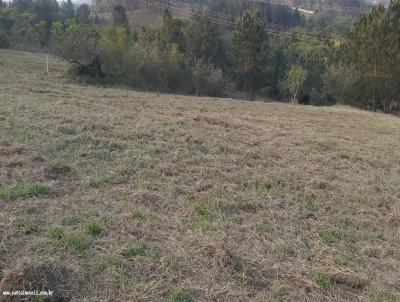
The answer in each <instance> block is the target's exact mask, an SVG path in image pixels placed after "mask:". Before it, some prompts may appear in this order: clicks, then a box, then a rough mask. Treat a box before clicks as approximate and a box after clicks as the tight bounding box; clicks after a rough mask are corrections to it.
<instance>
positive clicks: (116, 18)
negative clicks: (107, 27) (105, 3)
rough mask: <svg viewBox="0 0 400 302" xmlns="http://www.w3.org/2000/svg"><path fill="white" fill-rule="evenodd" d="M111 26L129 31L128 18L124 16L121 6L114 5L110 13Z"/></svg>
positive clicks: (123, 8)
mask: <svg viewBox="0 0 400 302" xmlns="http://www.w3.org/2000/svg"><path fill="white" fill-rule="evenodd" d="M112 18H113V26H114V27H118V26H119V27H123V28H126V29H129V22H128V17H127V16H126V11H125V7H123V6H122V5H116V6H114V8H113V11H112Z"/></svg>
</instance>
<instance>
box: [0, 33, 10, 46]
mask: <svg viewBox="0 0 400 302" xmlns="http://www.w3.org/2000/svg"><path fill="white" fill-rule="evenodd" d="M9 47H10V38H9V37H8V35H7V33H6V32H5V31H4V30H1V29H0V48H9Z"/></svg>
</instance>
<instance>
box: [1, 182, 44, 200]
mask: <svg viewBox="0 0 400 302" xmlns="http://www.w3.org/2000/svg"><path fill="white" fill-rule="evenodd" d="M50 192H51V190H50V188H49V187H48V186H47V185H46V184H42V183H26V182H21V183H18V184H17V185H16V186H15V187H12V188H6V187H3V186H0V199H5V200H15V199H18V198H21V197H29V196H41V195H49V194H50Z"/></svg>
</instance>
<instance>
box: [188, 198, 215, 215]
mask: <svg viewBox="0 0 400 302" xmlns="http://www.w3.org/2000/svg"><path fill="white" fill-rule="evenodd" d="M193 209H194V211H195V212H196V213H197V214H198V215H200V216H202V217H204V218H207V219H212V218H213V217H214V215H215V211H214V209H213V208H211V207H210V206H209V205H207V204H205V203H202V202H199V203H196V204H195V205H194V207H193Z"/></svg>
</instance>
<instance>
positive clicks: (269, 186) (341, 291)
mask: <svg viewBox="0 0 400 302" xmlns="http://www.w3.org/2000/svg"><path fill="white" fill-rule="evenodd" d="M63 69H64V66H63V64H61V63H60V64H53V65H52V68H51V72H50V75H45V74H44V61H43V58H42V56H40V55H38V54H35V55H33V54H27V53H22V52H10V51H0V83H1V84H0V106H1V107H0V138H1V139H0V160H1V162H0V163H1V167H0V168H1V170H0V183H1V187H0V196H1V194H3V195H2V196H3V198H2V200H1V201H0V206H1V211H0V215H1V217H0V230H1V232H0V279H1V278H2V277H4V278H3V282H2V285H1V286H0V287H1V289H10V288H12V289H17V288H15V287H18V286H20V287H29V286H31V287H32V286H39V287H43V288H45V287H46V286H51V287H53V288H51V289H52V290H53V291H56V292H57V293H61V295H63V293H64V294H65V297H66V298H68V297H74V298H75V300H76V301H82V300H84V301H185V300H186V301H187V300H190V299H191V300H192V301H269V300H273V301H292V300H293V301H310V300H311V301H400V282H399V280H400V277H399V276H400V238H399V234H400V199H399V198H400V120H399V119H398V118H395V117H391V116H387V115H383V114H375V113H370V112H363V111H359V110H355V109H350V108H344V107H330V108H316V107H304V106H291V105H286V104H274V103H257V102H253V103H249V102H239V101H234V100H221V99H210V98H196V97H186V96H174V95H164V94H152V93H143V92H135V91H131V90H125V89H116V88H115V89H106V88H95V87H87V86H83V85H77V84H75V83H70V82H68V81H67V80H65V79H63V78H62V77H61V75H62V71H63ZM21 188H22V189H21ZM32 188H33V189H32ZM38 188H41V189H38ZM1 192H2V193H1ZM43 192H45V193H46V194H42V193H43ZM6 197H7V198H6ZM38 271H39V272H41V273H40V274H37V278H36V279H35V278H33V279H34V280H31V279H32V275H33V276H35V275H34V274H32V272H38ZM62 271H67V272H68V274H66V277H65V278H61V277H59V278H51V276H59V275H60V272H62ZM18 272H20V273H18ZM13 276H16V277H13ZM22 276H27V277H26V279H27V280H24V278H23V277H22ZM49 276H50V277H49ZM21 278H22V280H21ZM49 278H50V279H51V280H53V281H54V282H50V283H49V282H46V280H48V279H49ZM74 280H76V281H75V282H74ZM78 280H86V282H81V281H78ZM78 283H79V284H78ZM7 284H8V285H7ZM10 284H12V285H10ZM25 289H29V288H25ZM35 289H37V288H35ZM1 298H3V299H4V296H3V297H0V299H1Z"/></svg>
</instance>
